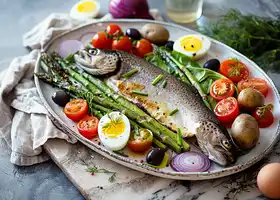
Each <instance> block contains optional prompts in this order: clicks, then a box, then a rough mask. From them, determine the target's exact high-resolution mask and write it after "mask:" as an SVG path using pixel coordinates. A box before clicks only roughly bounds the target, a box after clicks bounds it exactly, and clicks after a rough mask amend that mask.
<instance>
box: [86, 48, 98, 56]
mask: <svg viewBox="0 0 280 200" xmlns="http://www.w3.org/2000/svg"><path fill="white" fill-rule="evenodd" d="M88 52H89V53H90V54H92V55H97V54H99V50H98V49H89V51H88Z"/></svg>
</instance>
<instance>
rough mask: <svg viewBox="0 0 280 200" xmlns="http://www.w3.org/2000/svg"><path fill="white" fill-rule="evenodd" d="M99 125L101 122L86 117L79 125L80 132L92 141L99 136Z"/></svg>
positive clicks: (94, 118) (91, 117)
mask: <svg viewBox="0 0 280 200" xmlns="http://www.w3.org/2000/svg"><path fill="white" fill-rule="evenodd" d="M98 123H99V120H98V119H97V118H96V117H93V116H86V117H84V118H83V119H81V120H80V121H79V123H78V124H77V127H78V131H79V132H80V133H81V135H82V136H84V137H85V138H88V139H91V138H93V137H95V136H97V135H98V132H97V130H98Z"/></svg>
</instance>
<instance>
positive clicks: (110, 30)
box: [106, 24, 123, 36]
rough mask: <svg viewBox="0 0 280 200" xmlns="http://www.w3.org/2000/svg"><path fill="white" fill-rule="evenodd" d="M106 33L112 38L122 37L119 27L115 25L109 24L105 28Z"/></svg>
mask: <svg viewBox="0 0 280 200" xmlns="http://www.w3.org/2000/svg"><path fill="white" fill-rule="evenodd" d="M106 32H107V33H108V34H110V35H114V36H118V35H123V32H122V29H121V27H119V26H118V25H117V24H109V25H108V26H107V27H106Z"/></svg>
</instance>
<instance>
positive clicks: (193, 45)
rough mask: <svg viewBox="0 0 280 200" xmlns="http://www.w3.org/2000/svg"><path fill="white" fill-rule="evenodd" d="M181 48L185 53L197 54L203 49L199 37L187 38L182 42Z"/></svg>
mask: <svg viewBox="0 0 280 200" xmlns="http://www.w3.org/2000/svg"><path fill="white" fill-rule="evenodd" d="M181 46H182V47H183V48H184V50H185V51H189V52H197V51H199V50H200V49H201V48H202V42H201V40H200V39H198V38H197V37H194V36H187V37H185V38H183V39H182V40H181Z"/></svg>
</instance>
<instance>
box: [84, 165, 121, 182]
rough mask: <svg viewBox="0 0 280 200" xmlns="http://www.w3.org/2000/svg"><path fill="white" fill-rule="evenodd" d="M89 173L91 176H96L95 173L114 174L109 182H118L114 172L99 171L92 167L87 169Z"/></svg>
mask: <svg viewBox="0 0 280 200" xmlns="http://www.w3.org/2000/svg"><path fill="white" fill-rule="evenodd" d="M87 172H90V173H91V175H94V173H105V174H112V175H111V176H110V177H109V179H108V180H109V182H111V183H112V182H114V181H115V180H116V172H112V171H109V170H107V169H98V168H96V167H90V168H88V169H87Z"/></svg>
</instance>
